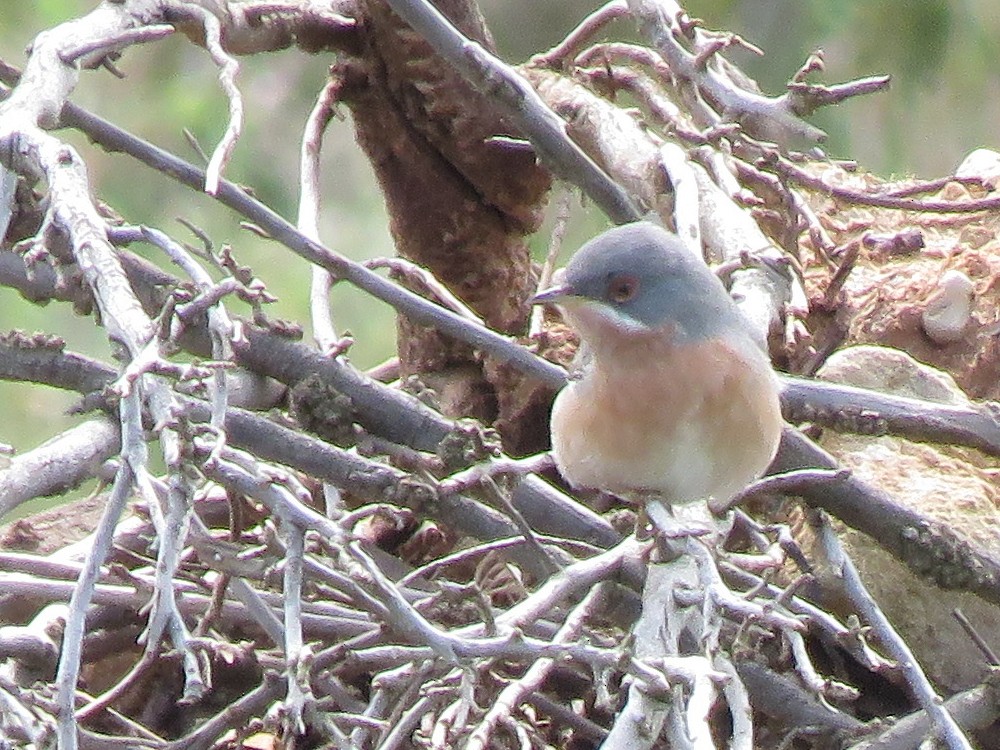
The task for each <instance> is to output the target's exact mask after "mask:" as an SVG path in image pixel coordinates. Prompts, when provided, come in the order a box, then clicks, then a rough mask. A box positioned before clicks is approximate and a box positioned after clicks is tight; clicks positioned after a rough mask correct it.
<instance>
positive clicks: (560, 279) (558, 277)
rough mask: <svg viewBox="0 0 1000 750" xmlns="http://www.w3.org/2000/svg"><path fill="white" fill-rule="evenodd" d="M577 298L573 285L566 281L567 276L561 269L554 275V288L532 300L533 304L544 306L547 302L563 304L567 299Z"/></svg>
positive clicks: (544, 290)
mask: <svg viewBox="0 0 1000 750" xmlns="http://www.w3.org/2000/svg"><path fill="white" fill-rule="evenodd" d="M573 296H576V290H575V289H573V285H572V284H570V283H569V282H567V281H566V274H565V273H563V269H561V268H560V269H559V270H558V271H556V272H555V273H554V274H553V275H552V286H550V287H549V288H548V289H543V290H542V291H540V292H539V293H538V294H536V295H535V296H534V297H532V298H531V304H533V305H543V304H545V303H547V302H561V301H562V300H564V299H566V298H567V297H573Z"/></svg>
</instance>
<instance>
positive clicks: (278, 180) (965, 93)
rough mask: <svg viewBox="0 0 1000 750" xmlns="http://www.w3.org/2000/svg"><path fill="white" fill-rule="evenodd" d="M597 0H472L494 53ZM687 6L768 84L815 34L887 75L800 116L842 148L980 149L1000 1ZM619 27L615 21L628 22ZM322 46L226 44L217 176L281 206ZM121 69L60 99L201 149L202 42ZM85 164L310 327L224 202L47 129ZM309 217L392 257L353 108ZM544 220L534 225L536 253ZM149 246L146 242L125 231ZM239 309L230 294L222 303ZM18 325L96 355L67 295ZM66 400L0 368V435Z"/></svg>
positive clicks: (53, 15) (351, 304) (794, 63)
mask: <svg viewBox="0 0 1000 750" xmlns="http://www.w3.org/2000/svg"><path fill="white" fill-rule="evenodd" d="M600 2H601V0H586V1H585V0H562V2H537V0H481V4H482V7H483V10H484V13H485V14H486V16H487V19H488V21H489V23H490V26H491V28H492V30H493V33H494V36H495V38H496V41H497V44H498V47H499V50H500V53H501V56H502V57H503V58H504V59H506V60H507V61H509V62H513V63H517V62H521V61H523V60H525V59H526V58H527V57H529V56H530V55H531V54H533V53H535V52H540V51H544V50H545V49H547V48H549V47H551V46H552V45H553V44H555V43H557V42H558V41H559V40H560V39H561V38H562V37H563V36H564V35H565V33H566V32H567V31H568V30H569V29H571V28H572V27H573V26H574V25H575V24H576V23H577V22H578V21H579V20H580V19H581V18H582V17H584V16H585V15H586V14H587V13H589V12H591V11H592V10H594V9H595V8H596V7H598V6H599V5H600ZM96 5H97V2H96V1H95V0H31V1H29V2H17V3H15V2H6V3H4V7H3V9H2V10H0V56H2V57H3V58H4V59H5V60H7V61H8V62H10V63H12V64H15V65H18V66H21V65H22V64H23V62H24V59H25V53H24V50H25V48H26V47H27V45H28V44H30V42H31V40H32V38H33V37H34V36H35V35H36V34H37V33H38V32H40V31H42V30H44V29H46V28H50V27H52V26H54V25H56V24H58V23H61V22H63V21H65V20H68V19H71V18H74V17H77V16H80V15H82V14H85V13H87V12H88V11H90V10H91V9H92V8H94V7H95V6H96ZM683 5H684V6H685V7H686V8H687V9H688V11H689V12H690V13H691V14H692V15H694V16H697V17H699V18H702V19H703V20H704V22H705V23H706V25H707V26H709V27H710V28H714V29H719V30H726V31H732V32H736V33H739V34H741V35H742V36H744V37H745V38H746V39H748V40H749V41H750V42H752V43H754V44H756V45H757V46H759V47H760V48H761V49H763V50H764V52H765V53H766V54H765V56H764V57H753V56H751V55H748V54H744V55H740V56H739V57H734V58H733V59H734V61H736V62H738V63H739V64H740V65H742V66H744V69H745V70H746V71H747V72H748V73H749V74H750V75H751V76H753V77H754V78H756V79H757V80H758V81H759V82H760V84H761V86H762V88H763V89H764V91H765V92H767V93H770V94H779V93H781V92H782V91H783V89H784V84H785V81H787V80H788V79H789V78H790V77H791V75H792V74H793V73H794V72H795V70H796V69H797V68H798V67H799V66H800V65H801V64H802V62H803V61H804V60H805V59H806V57H807V56H808V55H809V53H811V52H812V51H814V50H817V49H822V50H823V51H824V52H825V57H826V63H827V71H826V74H825V75H823V76H822V77H820V78H817V77H816V76H814V77H813V78H814V80H821V81H822V82H827V83H836V82H840V81H843V80H848V79H851V78H854V77H859V76H867V75H874V74H881V73H888V74H890V75H891V76H892V79H893V81H892V86H891V89H890V91H889V92H888V93H884V94H879V95H876V96H872V97H864V98H860V99H855V100H851V101H849V102H848V103H846V104H844V105H842V106H840V107H837V108H833V109H827V110H824V111H822V112H820V113H818V114H817V115H816V116H815V117H814V118H812V121H813V122H814V123H815V124H816V125H818V126H819V127H821V128H823V129H824V130H826V131H827V133H829V136H830V138H829V142H828V143H827V150H828V153H830V154H831V155H832V156H836V157H842V158H852V159H856V160H857V161H858V162H859V163H860V164H861V166H862V167H863V168H865V169H868V170H870V171H873V172H877V173H880V174H883V175H886V176H889V175H916V176H919V177H924V178H933V177H938V176H942V175H945V174H948V173H950V172H952V171H953V170H954V169H955V167H956V166H957V165H958V163H959V162H960V161H961V159H962V158H963V156H964V155H965V154H966V153H968V152H969V151H971V150H972V149H975V148H978V147H988V148H1000V142H998V141H1000V135H998V133H997V128H996V123H997V122H998V121H1000V65H998V62H1000V54H998V52H1000V3H997V2H996V0H744V1H743V2H740V1H739V0H729V1H728V2H727V1H723V0H689V2H686V3H683ZM616 31H621V32H622V33H623V34H629V33H630V31H629V29H628V28H627V26H619V27H617V28H616ZM330 62H331V60H330V59H329V58H327V57H324V56H308V55H305V54H303V53H301V52H298V51H295V50H292V51H286V52H282V53H277V54H272V55H267V56H258V57H256V58H251V59H244V60H241V65H242V71H241V74H240V78H239V84H240V86H241V88H242V91H243V94H244V98H245V102H246V129H245V134H244V136H243V139H242V140H241V142H240V144H239V146H238V148H237V151H236V153H235V156H234V159H233V161H232V163H231V165H230V166H229V169H228V172H227V173H226V176H227V177H228V178H229V179H232V180H235V181H237V182H240V183H243V184H245V185H249V186H252V188H253V190H254V191H255V192H256V194H257V195H258V196H259V197H260V198H261V199H263V200H264V201H265V202H267V203H269V204H270V205H271V206H273V207H274V208H276V209H277V210H278V211H279V212H281V213H282V214H284V215H285V216H287V217H289V218H292V219H294V217H295V212H296V192H297V173H298V148H299V140H300V137H301V132H302V128H303V123H304V120H305V118H306V116H307V114H308V112H309V110H310V108H311V107H312V103H313V97H314V96H315V94H316V92H317V91H319V89H320V87H321V86H322V84H323V80H324V76H325V74H326V70H327V67H328V65H329V63H330ZM118 67H119V68H120V69H121V70H122V71H123V72H124V73H125V74H126V75H127V78H126V79H125V80H119V79H117V78H115V77H114V76H112V75H110V74H109V73H108V72H106V71H96V72H86V73H84V75H83V77H82V79H81V83H80V86H79V88H78V89H77V91H76V92H75V94H74V96H73V100H74V101H75V102H76V103H77V104H80V105H82V106H84V107H86V108H88V109H90V110H92V111H93V112H95V113H97V114H99V115H101V116H103V117H105V118H107V119H110V120H112V121H113V122H115V123H116V124H118V125H120V126H122V127H124V128H126V129H128V130H130V131H132V132H133V133H136V134H138V135H140V136H142V137H144V138H146V139H148V140H150V141H152V142H153V143H155V144H157V145H159V146H162V147H164V148H166V149H168V150H171V151H173V152H175V153H178V154H180V155H181V156H183V157H184V158H187V159H189V160H192V161H197V160H198V159H197V156H196V155H195V154H194V153H192V149H191V147H190V146H189V145H188V143H187V141H186V140H185V138H184V136H183V134H182V129H183V128H187V129H188V130H189V131H191V132H192V133H193V134H194V135H195V136H196V138H197V139H198V140H199V142H200V143H201V145H202V147H203V149H204V150H205V151H207V152H211V150H212V148H213V147H214V145H215V143H216V141H217V139H218V138H219V136H220V135H221V134H222V132H223V129H224V127H225V122H226V110H227V102H226V99H225V97H224V96H223V94H222V92H221V90H220V87H219V84H218V81H217V77H216V71H215V68H214V67H213V65H212V63H211V61H210V59H209V58H208V55H207V54H206V53H205V52H204V50H201V49H199V48H196V47H194V46H192V45H191V44H190V43H189V42H188V41H187V39H186V38H183V37H181V36H179V35H178V36H177V37H176V38H167V39H165V40H162V41H159V42H156V43H153V44H149V45H145V46H142V47H134V48H132V49H130V50H128V51H127V52H126V54H125V56H124V57H123V58H122V60H120V61H119V63H118ZM62 136H63V137H65V138H66V139H67V140H68V141H69V142H71V143H72V144H74V145H75V146H76V147H77V148H78V149H79V150H80V152H81V153H82V155H83V157H84V159H85V160H86V161H87V163H88V164H89V166H90V170H91V179H92V185H93V190H94V193H95V194H96V195H98V196H99V197H100V198H102V199H103V200H105V201H106V202H108V203H109V204H110V205H111V206H112V207H114V208H115V209H116V210H117V211H119V212H120V213H121V214H122V215H123V216H124V217H125V218H126V220H127V221H129V222H133V223H145V224H149V225H151V226H155V227H158V228H161V229H164V230H166V231H168V232H171V233H172V234H173V235H174V236H175V237H177V238H179V239H185V240H187V241H189V242H192V243H197V240H196V239H195V238H194V237H192V236H190V234H189V233H188V232H187V230H185V229H183V228H182V227H181V226H180V225H179V224H177V222H176V218H177V217H179V216H182V217H184V218H185V219H187V220H188V221H191V222H193V223H194V224H195V225H197V226H199V227H200V228H202V229H203V230H204V231H206V232H207V233H208V234H209V236H210V237H211V238H212V239H213V240H214V242H215V243H216V246H219V245H222V244H223V243H229V244H231V245H232V246H233V248H234V250H235V253H236V256H237V257H238V258H239V259H240V260H241V261H242V262H243V263H246V264H249V265H251V266H252V267H253V268H254V269H255V270H256V271H257V273H258V275H259V276H260V277H261V278H263V280H264V281H265V282H266V284H267V285H268V288H269V290H270V291H271V292H272V293H273V294H275V295H277V296H278V297H279V302H278V303H276V304H275V305H273V306H272V307H271V309H270V313H271V315H272V316H274V317H279V318H284V319H290V320H294V321H298V322H300V323H302V324H303V325H305V326H306V332H307V335H308V314H307V313H308V308H307V292H308V284H309V282H308V278H309V271H308V268H307V264H306V263H305V262H304V261H301V260H299V259H298V258H296V257H295V256H293V255H292V254H291V253H290V252H288V251H285V250H283V249H281V248H280V247H278V246H276V245H273V244H271V243H268V242H266V241H264V240H261V239H259V238H257V237H255V236H253V235H251V234H249V233H248V232H246V231H244V230H242V229H240V227H239V225H238V218H237V217H235V216H234V215H232V214H230V213H228V212H227V211H226V210H225V209H222V208H221V207H219V206H217V205H216V204H214V202H213V201H211V200H208V199H206V198H205V197H204V196H201V195H199V194H197V193H194V192H192V191H190V190H187V189H185V188H182V187H180V186H178V185H176V184H175V183H173V182H172V181H171V180H169V179H167V178H165V177H163V176H161V175H158V174H154V173H152V172H151V171H150V170H149V169H147V168H146V167H144V166H142V165H140V164H137V163H135V162H133V161H132V160H130V159H128V158H126V157H123V156H120V155H111V154H106V153H104V152H103V151H101V150H100V149H97V148H95V147H93V146H91V145H90V144H89V143H88V142H87V141H86V139H85V138H83V137H81V136H80V135H79V134H78V133H74V132H70V131H66V132H64V133H62ZM323 160H324V177H325V183H324V186H323V211H324V213H323V216H322V225H321V233H322V238H323V240H324V241H325V242H326V243H327V244H328V245H329V246H331V247H332V248H334V249H336V250H338V251H340V252H343V253H345V254H348V255H350V256H352V257H355V258H359V259H364V258H371V257H376V256H384V255H391V254H392V253H393V248H392V244H391V241H390V238H389V234H388V231H387V228H386V219H385V212H384V209H383V207H382V202H381V199H380V196H379V193H378V190H377V188H376V186H375V184H374V180H373V178H372V175H371V173H370V170H369V169H368V167H367V164H366V163H365V161H364V159H363V157H362V156H361V154H360V151H359V150H358V149H357V148H356V146H355V144H354V141H353V135H352V130H351V126H350V123H349V122H348V121H346V120H340V121H337V122H335V123H333V125H332V126H331V128H330V130H329V132H328V135H327V138H326V141H325V145H324V156H323ZM602 226H603V219H602V217H601V216H600V215H598V214H597V213H596V212H595V211H594V210H593V209H589V210H583V209H577V211H576V214H575V215H574V220H573V221H572V223H571V227H570V232H569V235H568V238H567V243H566V247H567V251H566V252H567V253H568V252H571V250H572V248H573V247H575V246H577V245H578V244H579V242H580V241H581V240H582V239H583V238H585V237H586V236H588V235H589V234H592V233H593V232H594V231H596V230H597V229H599V228H600V227H602ZM547 241H548V237H547V233H546V232H545V231H544V229H543V231H542V232H540V233H539V234H538V235H537V236H536V238H535V241H534V242H535V244H536V246H537V247H536V251H538V252H544V248H545V245H546V243H547ZM133 249H134V250H136V251H138V252H141V253H143V254H144V255H145V256H146V257H149V258H151V259H153V260H156V261H157V262H160V261H159V259H158V258H156V255H155V253H153V251H151V250H150V249H149V248H145V247H134V248H133ZM332 304H333V310H334V319H335V322H336V324H337V326H338V327H339V328H340V329H341V330H343V329H349V330H350V331H351V332H352V333H353V334H354V336H355V337H356V339H357V343H356V344H355V346H354V347H353V349H352V350H351V352H350V356H351V358H352V360H353V361H354V362H355V363H356V364H357V365H358V366H359V367H362V368H367V367H370V366H373V365H375V364H377V363H379V362H381V361H382V360H384V359H385V358H387V357H389V356H391V354H392V353H393V347H394V333H395V328H394V325H393V315H392V312H391V311H390V310H389V309H388V308H387V307H386V306H385V305H382V304H381V303H378V302H375V301H373V300H369V299H367V298H365V297H364V296H363V295H361V294H359V293H357V292H355V291H354V290H352V289H350V288H349V287H347V286H346V285H340V286H338V287H337V288H336V289H335V290H334V293H333V300H332ZM237 312H239V310H237ZM11 328H20V329H25V330H28V331H36V330H38V331H45V332H49V333H58V334H59V335H61V336H63V337H64V338H65V339H66V342H67V347H68V348H70V349H72V350H75V351H80V352H83V353H86V354H90V355H91V356H95V357H99V358H101V359H104V360H108V346H107V341H106V338H105V336H104V334H103V331H102V330H100V329H99V328H97V327H96V326H95V325H94V323H93V321H92V319H90V318H79V317H76V316H74V315H73V313H72V311H71V310H69V308H68V307H67V306H65V305H60V304H59V303H53V304H51V305H49V306H47V307H44V308H40V307H37V306H35V305H31V304H29V303H27V302H25V301H24V300H22V299H21V298H20V297H19V296H18V295H17V294H15V293H13V292H11V291H9V290H6V289H0V331H5V330H9V329H11ZM73 401H74V398H73V397H72V396H68V395H67V394H63V393H59V392H55V391H50V390H47V389H43V388H38V387H27V386H22V385H12V384H8V383H0V443H9V444H12V445H14V446H15V447H16V448H17V449H19V450H25V449H28V448H31V447H33V446H35V445H37V444H38V443H39V442H41V441H43V440H45V439H47V438H48V437H51V436H52V435H54V434H56V433H57V432H58V431H59V430H61V429H65V427H66V426H68V425H69V424H72V423H73V421H75V419H77V418H69V417H66V416H65V415H64V412H65V410H66V409H67V408H68V407H69V406H70V405H71V404H72V403H73Z"/></svg>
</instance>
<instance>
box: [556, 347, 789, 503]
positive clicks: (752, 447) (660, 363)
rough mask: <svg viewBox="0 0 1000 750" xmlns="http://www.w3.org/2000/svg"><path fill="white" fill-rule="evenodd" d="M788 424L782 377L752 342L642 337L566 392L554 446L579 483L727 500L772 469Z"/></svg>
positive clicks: (684, 498) (606, 357)
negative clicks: (679, 341) (784, 421)
mask: <svg viewBox="0 0 1000 750" xmlns="http://www.w3.org/2000/svg"><path fill="white" fill-rule="evenodd" d="M602 355H603V356H602ZM781 426H782V419H781V412H780V407H779V404H778V383H777V378H776V377H775V375H774V372H773V371H772V370H771V367H770V364H769V363H768V362H767V360H766V358H765V356H764V354H763V353H762V352H760V350H758V349H757V348H756V347H754V346H753V344H752V343H750V342H749V341H735V342H734V341H727V342H720V341H713V342H701V343H697V344H692V345H685V346H683V347H675V346H672V345H671V344H670V342H669V340H668V339H667V338H666V337H663V336H657V337H653V336H635V337H631V338H630V339H629V340H628V341H627V342H625V343H622V344H621V345H619V346H617V347H616V350H615V351H614V352H613V355H612V353H609V352H600V351H599V352H597V353H596V356H595V359H594V360H593V362H592V363H591V365H590V367H589V368H588V370H587V371H586V373H585V374H584V376H583V377H582V378H581V379H580V380H577V381H574V382H571V383H570V384H569V385H568V386H567V387H566V388H564V389H563V391H562V392H560V394H559V395H558V397H557V398H556V402H555V405H554V406H553V412H552V449H553V454H554V456H555V459H556V463H557V465H558V466H559V469H560V471H561V472H562V473H563V476H564V477H565V478H566V479H567V480H568V481H569V482H570V483H572V484H574V485H577V486H584V487H594V488H598V489H603V490H607V491H610V492H618V493H624V492H655V493H657V494H660V495H662V496H663V497H664V498H665V499H667V500H669V501H670V502H675V503H680V502H689V501H694V500H699V499H706V498H708V497H717V498H720V499H721V498H729V497H731V496H732V495H733V494H735V493H736V492H737V491H739V490H740V489H742V488H743V487H744V486H745V485H746V484H748V483H749V482H751V481H752V480H753V479H755V478H757V477H759V476H760V475H761V473H762V472H763V471H764V469H766V468H767V466H768V464H769V463H770V461H771V459H772V458H773V457H774V453H775V451H776V450H777V445H778V439H779V437H780V434H781Z"/></svg>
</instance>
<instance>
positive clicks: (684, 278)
mask: <svg viewBox="0 0 1000 750" xmlns="http://www.w3.org/2000/svg"><path fill="white" fill-rule="evenodd" d="M534 302H536V303H538V302H557V303H558V304H560V305H561V306H562V307H563V308H564V309H565V310H566V311H568V312H570V314H571V315H570V316H571V318H572V319H573V320H574V322H575V323H576V324H577V327H579V328H586V327H587V325H586V321H587V319H590V318H593V319H597V318H599V319H600V321H601V323H602V324H610V325H611V326H614V327H615V328H616V329H620V330H622V331H623V332H629V331H634V332H639V331H642V330H652V329H659V328H662V327H664V326H667V325H671V326H673V327H674V328H675V329H676V332H677V334H678V335H681V336H683V337H684V338H686V339H698V338H702V337H705V336H709V335H713V334H718V333H719V332H721V331H725V330H732V329H733V328H734V327H735V328H736V330H742V329H744V326H745V323H744V322H743V320H742V318H741V316H740V314H739V312H738V311H737V309H736V307H735V305H734V304H733V301H732V299H731V298H730V297H729V293H728V292H727V291H726V289H725V287H724V286H723V285H722V282H720V281H719V279H718V278H717V277H716V276H715V274H714V273H712V272H711V270H709V268H708V267H707V266H706V265H705V264H704V263H703V262H702V261H701V260H700V259H699V258H696V257H694V256H693V255H692V254H691V252H690V251H689V250H687V249H686V248H685V247H684V245H683V243H682V242H681V241H680V239H679V238H678V237H677V236H676V235H674V234H671V233H670V232H668V231H666V230H665V229H663V228H662V227H659V226H657V225H655V224H651V223H649V222H637V223H635V224H626V225H624V226H620V227H615V228H614V229H609V230H608V231H607V232H604V233H603V234H600V235H598V236H597V237H595V238H594V239H592V240H590V242H588V243H586V244H585V245H584V246H583V247H581V248H580V250H579V251H578V252H577V253H576V255H574V256H573V258H572V259H571V260H570V262H569V264H568V265H567V266H566V268H565V269H563V271H562V272H561V273H560V276H559V277H558V279H557V284H556V285H555V286H554V287H552V288H550V289H546V290H545V291H543V292H542V293H541V294H539V295H538V296H536V297H535V299H534ZM575 308H586V309H587V310H589V311H590V312H591V313H594V315H579V314H573V313H574V311H575ZM581 323H582V325H581ZM579 332H580V334H581V335H582V336H583V337H584V338H587V337H588V336H587V334H588V331H587V330H580V331H579Z"/></svg>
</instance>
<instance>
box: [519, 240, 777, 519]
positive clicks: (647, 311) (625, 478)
mask: <svg viewBox="0 0 1000 750" xmlns="http://www.w3.org/2000/svg"><path fill="white" fill-rule="evenodd" d="M532 303H533V304H555V305H556V306H557V307H558V308H559V310H560V312H561V313H562V315H563V318H564V320H565V321H566V322H567V323H568V324H569V326H570V327H571V328H573V329H574V330H575V331H576V333H577V334H578V336H579V338H580V341H581V344H580V349H579V350H578V353H577V357H576V360H575V362H574V365H573V367H572V368H571V370H572V371H571V375H570V377H569V379H568V380H567V383H566V384H565V385H564V386H563V388H562V389H561V390H560V391H559V392H558V394H557V395H556V398H555V401H554V403H553V407H552V412H551V417H550V427H551V436H552V455H553V458H554V459H555V464H556V468H557V469H558V470H559V472H560V474H561V475H562V477H563V478H564V479H565V480H566V481H567V482H568V483H569V484H570V485H571V486H572V487H574V488H590V489H597V490H602V491H605V492H609V493H613V494H616V495H619V496H622V497H625V498H628V499H636V498H640V499H642V502H644V503H645V504H646V506H647V510H648V506H649V505H650V502H649V499H650V498H653V499H655V500H656V501H657V504H658V505H659V507H661V508H662V507H663V506H664V505H665V506H666V509H667V510H668V511H671V509H672V507H673V506H675V505H681V504H688V503H695V502H698V501H701V500H705V501H709V500H711V499H712V498H715V499H716V501H721V502H726V501H728V500H730V499H731V498H732V497H733V496H734V495H735V494H736V493H738V492H739V491H740V490H742V489H744V488H745V487H746V486H747V485H748V484H750V483H751V482H752V481H754V480H755V479H757V478H759V477H760V476H761V475H762V474H763V472H764V471H765V470H766V469H767V467H768V465H769V464H770V463H771V461H772V459H773V458H774V455H775V453H776V452H777V449H778V443H779V440H780V437H781V431H782V427H783V424H784V422H783V420H782V416H781V406H780V403H779V393H780V390H781V387H780V383H779V380H778V377H777V375H776V373H775V372H774V369H773V368H772V366H771V362H770V358H769V357H768V355H767V353H766V352H765V351H764V350H763V349H762V348H761V346H760V345H759V344H758V343H757V341H756V339H755V338H754V336H753V334H752V332H751V329H750V326H749V324H748V323H747V321H746V319H745V318H744V317H743V315H742V313H740V311H739V309H738V308H737V307H736V304H735V303H734V302H733V299H732V298H731V297H730V295H729V293H728V292H727V291H726V288H725V286H724V285H723V284H722V282H721V281H720V280H719V279H718V277H717V276H716V275H715V274H714V273H713V272H712V271H711V270H710V269H709V267H708V266H707V265H706V264H705V263H704V261H703V260H702V259H701V258H700V257H698V256H697V255H696V254H695V253H694V252H693V251H692V250H689V249H688V247H687V246H685V245H684V244H683V242H682V241H681V240H680V238H679V237H677V236H676V235H675V234H672V233H671V232H668V231H667V230H666V229H664V228H663V227H661V226H659V225H657V224H654V223H652V222H649V221H641V222H635V223H631V224H625V225H622V226H618V227H614V228H612V229H609V230H607V231H605V232H603V233H602V234H600V235H598V236H597V237H595V238H593V239H592V240H590V241H589V242H587V243H585V244H584V245H583V246H582V247H581V248H580V249H579V250H578V251H577V252H576V254H575V255H574V256H573V257H572V258H571V259H570V261H569V263H568V264H567V265H566V267H565V268H563V269H560V270H559V271H557V272H556V273H555V274H554V275H553V278H552V286H550V287H549V288H547V289H543V290H542V291H540V292H539V293H538V294H536V295H535V296H534V297H533V298H532ZM671 512H672V511H671ZM649 516H650V518H651V519H652V520H653V521H654V523H655V524H656V525H657V526H661V528H662V524H661V523H660V522H659V521H657V519H656V517H655V516H654V515H653V514H652V513H649Z"/></svg>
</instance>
